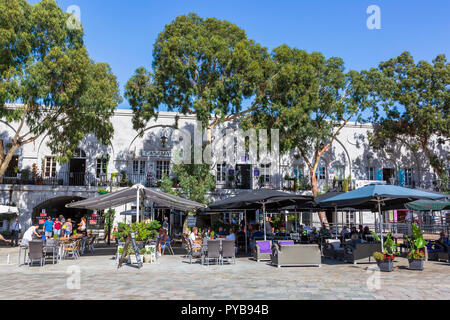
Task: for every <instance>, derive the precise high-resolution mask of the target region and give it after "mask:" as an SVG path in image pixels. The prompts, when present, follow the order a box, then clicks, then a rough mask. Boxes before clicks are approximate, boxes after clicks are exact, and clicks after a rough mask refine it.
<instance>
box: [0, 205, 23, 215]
mask: <svg viewBox="0 0 450 320" xmlns="http://www.w3.org/2000/svg"><path fill="white" fill-rule="evenodd" d="M0 214H19V209H18V208H17V207H12V206H4V205H0Z"/></svg>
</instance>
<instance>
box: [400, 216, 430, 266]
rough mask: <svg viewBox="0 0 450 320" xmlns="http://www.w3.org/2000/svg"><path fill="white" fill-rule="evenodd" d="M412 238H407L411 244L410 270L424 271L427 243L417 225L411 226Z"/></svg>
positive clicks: (409, 254)
mask: <svg viewBox="0 0 450 320" xmlns="http://www.w3.org/2000/svg"><path fill="white" fill-rule="evenodd" d="M411 231H412V232H411V233H412V237H411V238H409V237H408V236H405V237H406V240H407V241H408V243H409V253H408V261H409V269H410V270H423V260H424V259H425V249H424V248H425V246H426V245H427V242H426V241H425V240H424V239H423V231H422V230H421V229H420V228H419V227H418V226H417V224H416V223H413V224H412V225H411Z"/></svg>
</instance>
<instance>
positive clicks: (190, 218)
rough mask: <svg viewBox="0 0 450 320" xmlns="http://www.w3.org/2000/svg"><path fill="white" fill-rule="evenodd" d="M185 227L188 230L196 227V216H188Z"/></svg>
mask: <svg viewBox="0 0 450 320" xmlns="http://www.w3.org/2000/svg"><path fill="white" fill-rule="evenodd" d="M187 219H188V222H187V225H188V227H189V228H192V227H195V226H196V225H197V216H188V217H187Z"/></svg>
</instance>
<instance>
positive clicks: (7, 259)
mask: <svg viewBox="0 0 450 320" xmlns="http://www.w3.org/2000/svg"><path fill="white" fill-rule="evenodd" d="M6 264H9V254H8V256H7V257H6Z"/></svg>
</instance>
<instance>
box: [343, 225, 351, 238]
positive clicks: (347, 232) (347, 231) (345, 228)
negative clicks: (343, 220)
mask: <svg viewBox="0 0 450 320" xmlns="http://www.w3.org/2000/svg"><path fill="white" fill-rule="evenodd" d="M349 234H350V231H349V230H348V228H347V226H345V227H344V229H342V231H341V236H342V237H344V238H346V236H347V235H349ZM350 237H351V235H350Z"/></svg>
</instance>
